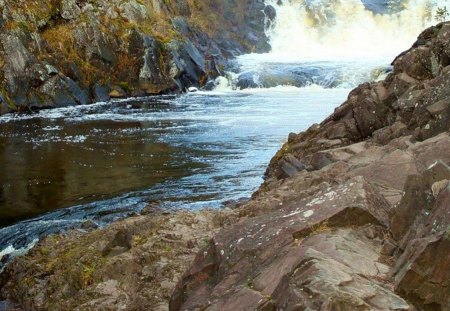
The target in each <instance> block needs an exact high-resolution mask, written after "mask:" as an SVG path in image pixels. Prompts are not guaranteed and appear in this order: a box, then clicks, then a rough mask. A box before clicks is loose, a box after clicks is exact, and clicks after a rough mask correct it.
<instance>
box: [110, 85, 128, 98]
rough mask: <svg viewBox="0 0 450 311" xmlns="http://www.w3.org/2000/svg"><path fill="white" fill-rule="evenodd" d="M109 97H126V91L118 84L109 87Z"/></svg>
mask: <svg viewBox="0 0 450 311" xmlns="http://www.w3.org/2000/svg"><path fill="white" fill-rule="evenodd" d="M109 97H110V98H124V97H127V93H126V92H125V91H124V90H123V89H122V88H121V87H120V86H113V87H111V91H110V92H109Z"/></svg>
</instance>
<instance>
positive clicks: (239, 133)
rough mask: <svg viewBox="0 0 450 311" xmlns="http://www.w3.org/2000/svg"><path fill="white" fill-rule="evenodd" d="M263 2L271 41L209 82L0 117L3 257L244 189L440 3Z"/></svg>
mask: <svg viewBox="0 0 450 311" xmlns="http://www.w3.org/2000/svg"><path fill="white" fill-rule="evenodd" d="M266 2H267V4H270V5H272V6H273V7H274V8H275V9H276V12H277V18H276V20H275V21H272V22H270V21H267V31H268V35H269V36H270V39H271V46H272V51H271V52H270V53H267V54H249V55H243V56H241V57H240V58H238V59H237V60H236V62H237V66H235V68H236V69H235V70H234V72H230V73H229V74H228V75H227V76H226V77H220V78H218V79H217V81H216V84H217V85H216V89H215V90H214V91H209V92H206V91H205V92H203V91H200V92H195V93H188V94H184V95H181V96H157V97H149V98H143V99H128V100H120V101H112V102H109V103H98V104H95V105H90V106H78V107H70V108H60V109H54V110H46V111H41V112H39V113H36V114H32V115H20V116H19V115H7V116H3V117H0V163H2V167H1V169H0V228H1V229H0V259H1V257H2V256H3V255H6V254H17V253H21V252H24V251H26V250H27V249H28V248H29V247H30V246H31V245H32V244H33V243H34V242H35V241H36V239H37V238H38V237H39V236H42V235H46V234H49V233H53V232H57V231H60V230H65V229H68V228H74V227H78V226H80V225H81V224H82V223H83V222H85V221H86V220H93V221H95V222H97V223H99V224H101V225H102V224H106V223H109V222H111V221H114V220H117V219H120V218H123V217H126V216H128V215H130V214H133V213H136V212H139V211H140V210H142V209H143V208H144V207H145V206H147V205H148V204H153V205H159V206H163V207H171V208H190V209H196V208H204V207H220V206H222V205H223V203H224V202H226V201H228V200H232V199H239V198H248V197H249V196H250V195H251V193H252V192H253V191H254V190H255V189H256V188H257V187H258V186H259V184H260V183H261V182H262V176H263V173H264V170H265V167H266V166H267V164H268V162H269V160H270V158H271V157H272V156H273V154H274V153H275V152H276V150H277V149H278V148H279V147H280V146H281V144H282V143H283V141H284V139H285V138H286V137H287V134H288V133H289V132H299V131H301V130H304V129H306V128H307V127H308V126H310V125H311V124H312V123H315V122H320V120H322V119H323V118H324V117H326V116H327V115H328V114H329V113H331V112H332V110H333V109H334V108H335V107H336V106H337V105H339V104H340V103H342V102H343V101H344V100H345V98H346V96H347V94H348V92H349V90H350V89H351V88H353V87H355V86H356V85H358V84H359V83H361V82H364V81H371V80H376V79H381V78H382V77H383V76H384V75H385V73H386V72H388V71H389V62H390V61H391V60H392V59H393V58H394V57H395V56H396V55H397V54H399V53H400V52H402V51H403V50H405V49H407V48H408V47H409V46H410V45H411V44H412V43H413V42H414V40H415V37H416V36H417V34H418V33H419V32H420V31H421V30H422V29H423V28H424V27H425V26H427V25H431V24H432V23H433V12H434V11H435V8H436V7H437V6H442V5H444V4H445V2H446V1H425V0H422V1H419V0H410V1H403V2H400V0H390V1H385V0H379V1H378V0H371V1H369V0H367V1H364V3H362V2H360V0H329V1H326V0H291V1H288V0H284V1H274V0H273V1H272V0H268V1H266ZM2 227H3V228H2Z"/></svg>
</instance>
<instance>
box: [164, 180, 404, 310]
mask: <svg viewBox="0 0 450 311" xmlns="http://www.w3.org/2000/svg"><path fill="white" fill-rule="evenodd" d="M388 209H389V204H388V203H387V201H386V200H385V199H384V198H383V197H382V196H381V195H379V194H378V193H377V192H376V191H375V190H374V188H373V187H372V186H371V185H370V184H368V183H367V182H366V181H365V180H364V179H363V178H362V177H355V178H352V179H350V180H349V181H347V182H346V183H344V184H342V185H338V186H335V187H330V188H328V189H326V190H324V191H320V192H318V193H317V194H315V195H313V196H310V197H308V198H305V199H302V200H300V201H299V202H295V203H292V204H289V205H287V206H282V207H280V209H278V210H275V211H273V212H271V213H268V214H264V215H261V216H257V217H253V218H247V219H243V220H241V221H240V222H239V223H237V224H236V225H234V226H233V227H231V228H229V229H225V230H222V231H221V232H220V233H219V234H218V235H216V236H215V237H214V238H213V239H212V240H211V242H210V245H209V247H208V248H207V249H206V250H205V251H204V252H203V253H199V254H198V255H197V258H196V260H195V262H194V264H193V265H192V266H191V268H190V270H188V272H187V273H186V274H185V275H184V277H183V279H182V281H181V282H180V283H179V284H178V286H177V288H176V290H175V292H174V295H173V296H172V300H171V305H170V310H196V309H201V310H255V309H258V310H274V309H276V308H283V309H285V310H291V309H292V310H303V309H304V308H306V307H309V308H312V309H311V310H315V309H317V310H318V309H319V308H322V309H321V310H336V309H335V307H337V306H339V305H340V304H342V306H345V307H346V308H347V309H346V310H370V309H371V308H372V307H378V308H381V306H383V308H385V310H408V309H409V305H408V304H407V303H405V302H404V300H403V299H401V298H399V297H398V296H397V295H395V294H394V293H393V292H392V291H391V290H390V289H389V287H388V286H386V285H385V283H383V282H382V281H379V280H384V278H385V276H386V275H387V273H388V271H389V268H388V266H386V265H384V264H383V263H381V262H380V261H379V256H378V255H377V254H379V251H380V249H381V247H382V245H381V242H379V241H378V242H376V240H377V239H376V236H377V235H378V236H381V235H382V232H383V227H384V225H387V223H388V213H387V211H388ZM368 236H369V237H368ZM349 297H351V299H349ZM294 306H297V307H295V308H294ZM300 307H302V308H303V309H302V308H300ZM299 308H300V309H299ZM323 308H325V309H323ZM348 308H350V309H348ZM351 308H353V309H351ZM355 308H356V309H355ZM342 310H344V309H342Z"/></svg>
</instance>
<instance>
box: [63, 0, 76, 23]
mask: <svg viewBox="0 0 450 311" xmlns="http://www.w3.org/2000/svg"><path fill="white" fill-rule="evenodd" d="M80 14H81V9H80V8H79V7H78V5H77V2H76V0H64V1H62V8H61V16H62V18H64V19H68V20H70V19H75V18H77V17H79V16H80Z"/></svg>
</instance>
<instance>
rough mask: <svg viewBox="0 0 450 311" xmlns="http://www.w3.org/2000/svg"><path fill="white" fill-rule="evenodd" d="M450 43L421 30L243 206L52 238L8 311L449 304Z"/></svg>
mask: <svg viewBox="0 0 450 311" xmlns="http://www.w3.org/2000/svg"><path fill="white" fill-rule="evenodd" d="M449 37H450V24H449V23H445V24H440V25H438V26H436V27H432V28H429V29H427V30H426V31H424V32H423V33H422V34H421V35H420V36H419V38H418V40H417V42H416V43H415V44H414V46H413V47H412V48H411V49H410V50H409V51H407V52H405V53H403V54H401V55H400V56H399V57H397V58H396V59H395V61H394V63H393V71H392V73H391V74H389V76H388V77H387V78H386V79H385V80H384V81H380V82H372V83H366V84H363V85H361V86H359V87H358V88H356V89H355V90H353V91H352V92H351V93H350V95H349V97H348V100H347V101H346V102H345V103H344V104H342V105H341V106H340V107H338V108H337V109H336V110H335V112H334V113H333V114H332V115H331V116H330V117H328V118H327V119H326V120H324V121H323V122H322V123H321V124H316V125H313V126H312V127H310V128H309V129H308V130H307V131H305V132H302V133H300V134H291V135H289V141H288V142H287V143H286V144H285V146H283V148H282V149H281V150H280V151H279V152H278V153H277V155H276V156H275V157H274V158H273V159H272V162H271V164H270V166H269V168H268V170H267V172H266V177H267V178H266V182H265V184H263V185H262V186H261V188H260V190H259V191H258V192H257V193H255V194H254V195H253V198H252V199H251V200H250V201H249V202H246V203H244V204H241V205H240V206H239V207H238V208H235V209H225V210H216V211H202V212H179V213H174V214H165V215H155V214H154V211H151V210H148V212H150V214H149V215H147V216H136V217H132V218H129V219H126V220H124V221H121V222H118V223H116V224H113V225H111V226H109V227H107V228H106V229H94V230H92V229H89V228H88V227H87V228H85V229H83V230H84V231H83V230H81V231H80V230H75V231H72V232H68V233H66V234H62V235H57V236H51V237H49V238H47V239H45V240H44V241H41V242H40V243H39V245H38V246H37V247H35V248H34V249H33V250H32V251H31V252H30V253H29V254H28V255H26V256H24V257H21V258H17V259H15V260H14V261H13V262H12V263H11V264H10V265H9V266H8V267H7V268H6V270H5V272H4V273H3V274H2V277H1V279H0V286H1V287H2V295H3V298H4V299H8V300H9V301H11V302H12V303H17V306H15V307H14V308H17V309H18V310H20V308H23V309H24V310H60V309H68V310H99V309H102V310H103V309H104V310H118V309H125V310H148V309H152V310H168V309H170V310H192V309H207V310H236V309H239V310H250V309H257V310H276V309H281V308H283V309H286V310H305V309H310V310H319V309H320V310H338V309H339V310H373V309H378V310H449V309H450V297H449V295H448V291H447V289H448V286H449V284H448V280H449V279H450V275H449V274H448V273H449V271H450V270H449V269H448V267H449V266H450V239H449V236H450V234H449V232H448V228H449V223H450V219H449V213H448V206H450V205H449V201H448V200H449V198H450V187H449V180H450V168H449V167H448V164H449V163H450V136H449V133H448V130H449V118H450V110H449V109H450V101H449V100H448V98H449V96H450V93H449V90H450V70H449V65H450V63H449V59H450V54H449V51H450V42H449V39H448V38H449ZM153 250H158V252H156V253H154V251H153ZM192 260H193V261H192ZM191 261H192V262H191ZM63 267H64V268H63ZM164 269H168V270H164ZM184 270H186V271H185V272H183V271H184ZM24 280H25V281H24ZM169 296H170V297H169ZM152 297H153V298H152ZM11 308H13V307H11Z"/></svg>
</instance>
